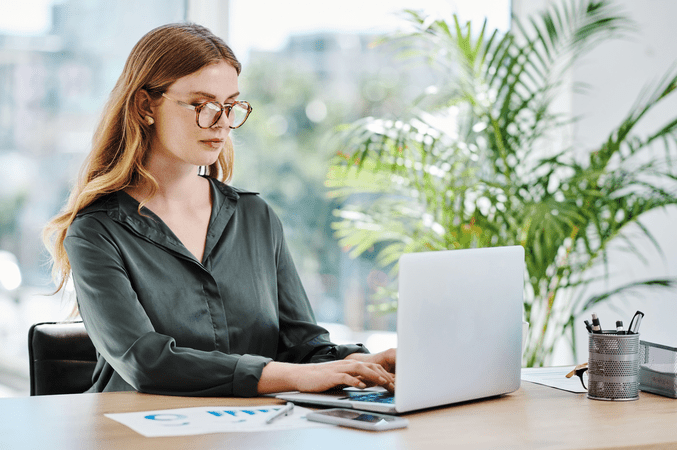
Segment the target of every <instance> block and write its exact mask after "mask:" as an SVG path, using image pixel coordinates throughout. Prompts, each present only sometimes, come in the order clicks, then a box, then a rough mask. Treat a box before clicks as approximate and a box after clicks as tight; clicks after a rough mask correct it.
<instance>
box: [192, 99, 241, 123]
mask: <svg viewBox="0 0 677 450" xmlns="http://www.w3.org/2000/svg"><path fill="white" fill-rule="evenodd" d="M225 111H226V113H228V122H229V124H230V126H231V128H237V127H239V126H240V125H242V124H243V123H244V121H245V119H246V118H247V114H248V112H249V110H248V109H247V108H246V107H245V106H244V105H242V104H240V103H235V104H234V105H233V106H232V107H226V109H225ZM219 118H221V105H220V104H218V103H216V102H210V103H206V104H205V105H204V106H203V107H202V109H201V110H200V115H199V116H198V124H199V125H200V126H201V127H202V128H209V127H211V126H212V125H214V124H215V123H216V122H218V120H219Z"/></svg>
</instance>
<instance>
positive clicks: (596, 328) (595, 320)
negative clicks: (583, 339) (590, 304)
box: [592, 313, 602, 333]
mask: <svg viewBox="0 0 677 450" xmlns="http://www.w3.org/2000/svg"><path fill="white" fill-rule="evenodd" d="M592 332H593V333H601V332H602V326H601V325H600V323H599V318H597V314H595V313H592Z"/></svg>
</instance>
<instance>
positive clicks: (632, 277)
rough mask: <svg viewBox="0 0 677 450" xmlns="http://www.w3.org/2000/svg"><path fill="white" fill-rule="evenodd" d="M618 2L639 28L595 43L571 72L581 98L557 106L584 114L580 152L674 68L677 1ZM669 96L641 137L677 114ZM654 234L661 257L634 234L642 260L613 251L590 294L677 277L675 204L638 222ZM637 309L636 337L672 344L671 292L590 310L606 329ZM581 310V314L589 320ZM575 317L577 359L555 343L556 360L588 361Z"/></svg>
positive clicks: (535, 5)
mask: <svg viewBox="0 0 677 450" xmlns="http://www.w3.org/2000/svg"><path fill="white" fill-rule="evenodd" d="M547 3H548V0H513V12H514V13H515V14H516V15H518V17H522V16H523V15H525V14H530V13H532V12H533V11H534V10H538V9H541V8H543V7H544V6H545V5H546V4H547ZM616 4H617V5H618V6H620V7H621V8H622V10H624V11H627V12H628V15H629V16H630V17H631V18H632V19H633V20H634V21H635V22H636V23H637V28H638V31H637V32H636V33H634V34H633V35H632V37H631V39H625V40H623V41H618V40H615V41H609V42H605V43H603V44H601V45H599V46H598V47H597V48H595V50H593V51H592V52H591V53H589V54H588V55H587V56H586V57H585V58H584V59H583V60H581V61H579V62H578V63H577V64H576V65H575V67H574V68H573V70H572V73H571V78H572V80H573V81H574V82H578V83H580V82H583V83H586V84H587V85H589V86H590V89H589V90H588V92H587V93H586V94H585V95H581V94H574V93H571V92H570V93H566V94H565V95H564V96H563V99H562V101H563V103H564V104H565V105H567V106H568V107H569V108H570V110H571V113H572V114H574V115H576V116H582V120H580V121H579V122H578V123H577V124H576V126H575V127H574V129H573V142H574V145H576V146H578V147H579V148H581V149H586V150H587V149H592V148H595V147H598V146H599V145H600V144H601V143H602V142H603V141H604V140H605V138H607V137H608V135H609V133H610V132H611V131H612V130H613V129H614V127H616V126H618V124H620V122H621V121H622V119H623V118H624V117H625V116H626V115H627V114H628V113H629V111H630V109H631V107H632V106H633V104H634V102H635V100H636V99H637V97H638V95H639V93H640V91H641V90H642V89H643V88H644V87H645V86H646V85H647V84H649V83H654V84H655V83H656V82H657V81H658V80H659V78H660V77H662V76H663V75H664V74H665V73H666V72H667V71H668V70H669V69H670V67H675V66H676V65H677V39H675V38H674V20H673V18H674V17H676V16H677V2H675V1H674V0H643V1H641V2H639V1H636V0H616ZM674 96H675V98H672V99H670V101H669V102H668V103H666V104H664V105H661V106H660V107H659V108H657V109H656V110H655V111H654V112H653V113H652V114H651V115H649V116H648V117H647V118H646V119H645V120H643V121H642V122H641V123H640V126H638V128H637V132H639V133H640V134H643V133H646V132H649V131H652V130H657V129H659V127H660V126H661V125H663V124H664V123H666V122H667V121H668V120H669V119H670V118H674V117H676V116H677V94H675V95H674ZM641 221H642V223H644V224H645V225H646V226H647V228H649V229H650V231H651V232H652V233H653V234H654V237H655V238H656V240H657V241H658V243H659V244H660V246H661V248H662V250H663V253H664V256H660V255H659V254H658V253H657V252H656V251H655V250H654V249H653V247H652V244H651V243H650V242H649V241H648V240H646V239H640V238H638V239H636V240H635V242H637V243H638V246H639V248H641V249H644V250H645V251H644V255H646V256H647V257H648V259H649V262H648V264H646V265H645V264H644V263H643V262H641V261H638V260H637V258H635V257H632V256H629V255H627V254H624V253H622V252H613V253H612V254H611V259H610V262H611V270H612V272H613V274H614V275H613V278H612V279H611V281H610V282H609V283H608V284H605V285H597V286H594V287H592V289H591V292H590V293H591V294H594V293H601V292H604V291H606V290H607V289H609V288H613V287H615V286H620V285H622V284H625V283H629V282H631V281H639V280H644V279H649V278H657V277H673V278H677V238H675V229H677V227H676V226H675V225H674V224H676V223H677V207H672V208H670V209H668V210H663V211H655V212H652V213H649V214H648V215H646V217H643V218H642V219H641ZM636 310H641V311H643V312H644V313H645V314H646V316H645V318H644V321H643V322H642V326H641V329H640V332H641V337H640V338H641V339H643V340H647V341H651V342H658V343H662V344H666V345H671V346H677V327H676V326H675V323H674V321H675V320H676V319H677V290H676V289H670V290H657V289H656V290H643V291H641V292H640V294H639V295H637V296H634V297H626V298H625V299H616V300H613V301H610V302H608V303H607V304H605V305H603V306H600V307H595V308H594V311H589V312H590V313H592V312H597V314H598V315H599V316H600V318H601V321H602V325H603V326H604V327H608V328H610V327H612V326H614V324H615V322H616V320H623V322H624V324H625V325H626V326H627V325H628V324H629V322H630V319H631V317H632V315H633V314H634V312H635V311H636ZM588 317H589V315H587V316H586V317H584V318H588ZM584 318H581V319H580V320H579V322H580V325H577V327H576V340H577V346H576V348H577V352H578V357H577V361H574V360H573V358H572V355H571V354H570V352H569V351H568V350H567V346H566V345H562V346H560V348H559V349H558V351H557V352H556V355H555V359H554V361H553V364H554V365H557V364H573V363H574V362H575V363H579V362H582V361H585V360H586V359H587V352H588V349H587V333H586V332H585V328H584V325H583V323H582V320H583V319H584Z"/></svg>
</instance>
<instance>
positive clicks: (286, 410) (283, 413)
mask: <svg viewBox="0 0 677 450" xmlns="http://www.w3.org/2000/svg"><path fill="white" fill-rule="evenodd" d="M293 412H294V404H293V403H292V402H288V403H287V404H286V405H285V406H284V408H282V409H280V410H279V411H277V412H276V413H275V414H273V415H272V416H270V417H268V419H267V420H266V423H273V421H274V420H275V419H278V418H280V417H282V416H288V415H289V414H291V413H293Z"/></svg>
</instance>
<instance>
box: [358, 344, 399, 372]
mask: <svg viewBox="0 0 677 450" xmlns="http://www.w3.org/2000/svg"><path fill="white" fill-rule="evenodd" d="M396 355H397V350H396V349H394V348H390V349H388V350H385V351H382V352H379V353H374V354H369V353H352V354H350V355H348V356H346V359H353V360H357V361H362V362H370V363H374V364H379V365H380V366H381V367H383V368H384V369H385V370H386V371H387V372H389V373H391V374H394V373H395V356H396Z"/></svg>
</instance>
